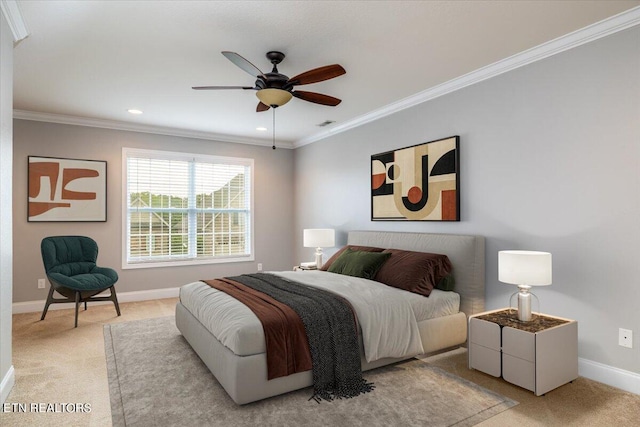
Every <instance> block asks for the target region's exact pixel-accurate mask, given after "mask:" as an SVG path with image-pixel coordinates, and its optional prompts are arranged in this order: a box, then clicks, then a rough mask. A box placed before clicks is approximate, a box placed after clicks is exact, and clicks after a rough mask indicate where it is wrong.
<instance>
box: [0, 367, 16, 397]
mask: <svg viewBox="0 0 640 427" xmlns="http://www.w3.org/2000/svg"><path fill="white" fill-rule="evenodd" d="M15 382H16V373H15V370H14V369H13V365H11V366H9V370H8V371H7V374H6V375H5V376H4V378H3V379H2V382H1V383H0V404H2V403H4V402H6V401H7V397H9V392H10V391H11V389H12V388H13V385H14V384H15Z"/></svg>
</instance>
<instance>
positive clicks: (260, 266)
mask: <svg viewBox="0 0 640 427" xmlns="http://www.w3.org/2000/svg"><path fill="white" fill-rule="evenodd" d="M258 271H262V263H261V262H259V263H258Z"/></svg>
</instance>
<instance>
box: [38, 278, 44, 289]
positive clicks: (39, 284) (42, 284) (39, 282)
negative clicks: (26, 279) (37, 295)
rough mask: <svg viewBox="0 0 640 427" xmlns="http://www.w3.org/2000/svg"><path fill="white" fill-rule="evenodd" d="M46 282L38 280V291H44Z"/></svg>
mask: <svg viewBox="0 0 640 427" xmlns="http://www.w3.org/2000/svg"><path fill="white" fill-rule="evenodd" d="M44 287H45V282H44V279H38V289H44Z"/></svg>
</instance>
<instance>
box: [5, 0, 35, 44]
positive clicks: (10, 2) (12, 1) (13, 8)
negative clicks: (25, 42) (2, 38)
mask: <svg viewBox="0 0 640 427" xmlns="http://www.w3.org/2000/svg"><path fill="white" fill-rule="evenodd" d="M0 10H2V14H3V15H4V17H5V18H6V20H7V23H9V28H10V29H11V34H13V42H14V43H18V42H19V41H20V40H22V39H24V38H26V37H27V36H29V30H27V25H26V24H25V23H24V19H23V18H22V12H20V6H18V2H17V1H16V0H0Z"/></svg>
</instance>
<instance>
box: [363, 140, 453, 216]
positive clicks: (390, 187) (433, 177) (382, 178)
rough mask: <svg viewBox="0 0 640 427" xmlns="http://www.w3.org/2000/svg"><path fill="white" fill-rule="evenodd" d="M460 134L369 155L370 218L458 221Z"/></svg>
mask: <svg viewBox="0 0 640 427" xmlns="http://www.w3.org/2000/svg"><path fill="white" fill-rule="evenodd" d="M459 145H460V137H459V136H451V137H449V138H444V139H439V140H437V141H431V142H426V143H423V144H418V145H414V146H411V147H407V148H402V149H399V150H393V151H387V152H385V153H380V154H374V155H373V156H371V220H372V221H460V161H459Z"/></svg>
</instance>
